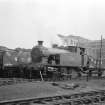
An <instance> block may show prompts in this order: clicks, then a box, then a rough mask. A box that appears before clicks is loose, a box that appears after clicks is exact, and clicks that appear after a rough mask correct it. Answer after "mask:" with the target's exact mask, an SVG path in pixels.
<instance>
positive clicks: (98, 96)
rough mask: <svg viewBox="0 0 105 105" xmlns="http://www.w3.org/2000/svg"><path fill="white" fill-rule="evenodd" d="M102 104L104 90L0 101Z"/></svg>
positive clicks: (14, 103)
mask: <svg viewBox="0 0 105 105" xmlns="http://www.w3.org/2000/svg"><path fill="white" fill-rule="evenodd" d="M103 103H104V104H105V90H95V91H89V92H81V93H75V94H66V95H56V96H52V97H41V98H35V97H34V98H24V99H15V100H6V101H0V105H100V104H101V105H102V104H103Z"/></svg>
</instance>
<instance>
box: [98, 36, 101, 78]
mask: <svg viewBox="0 0 105 105" xmlns="http://www.w3.org/2000/svg"><path fill="white" fill-rule="evenodd" d="M101 62H102V35H101V42H100V58H99V71H98V77H101V75H102V72H101Z"/></svg>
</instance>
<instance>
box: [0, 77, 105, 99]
mask: <svg viewBox="0 0 105 105" xmlns="http://www.w3.org/2000/svg"><path fill="white" fill-rule="evenodd" d="M56 83H58V84H60V85H63V84H72V83H74V84H79V87H77V88H75V89H63V88H61V87H59V86H53V85H52V82H44V81H41V82H40V81H39V82H38V81H37V82H35V81H34V82H23V83H18V84H12V85H4V86H1V87H0V101H2V100H11V99H20V98H31V97H45V96H53V95H62V94H72V93H75V92H81V91H90V90H97V89H105V79H100V80H98V79H96V80H89V81H88V82H87V81H86V79H83V80H79V79H78V80H69V81H63V82H56Z"/></svg>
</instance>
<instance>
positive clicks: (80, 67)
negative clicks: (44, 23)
mask: <svg viewBox="0 0 105 105" xmlns="http://www.w3.org/2000/svg"><path fill="white" fill-rule="evenodd" d="M7 52H8V51H0V76H1V77H21V78H41V79H43V78H50V77H51V78H56V77H57V78H58V77H59V78H62V77H69V78H72V77H74V78H75V77H80V76H81V75H82V74H90V75H91V74H92V71H95V72H97V74H98V75H102V70H104V69H102V68H101V69H100V68H99V67H97V64H96V63H95V62H93V60H92V59H93V58H92V56H89V55H88V54H87V53H86V49H85V48H82V47H77V46H67V47H58V46H56V45H55V46H53V48H46V47H44V46H43V41H38V45H37V46H35V47H33V48H32V50H31V52H28V54H29V56H28V58H27V59H29V60H28V61H27V59H26V58H25V59H26V60H23V62H22V61H21V60H19V59H21V58H22V57H19V56H17V55H19V54H17V52H16V51H13V52H14V53H13V54H11V56H10V55H9V56H8V54H7ZM23 55H24V54H23ZM8 57H9V59H8ZM6 59H8V61H9V62H11V63H10V65H9V64H8V65H6V64H5V62H6V61H7V60H6Z"/></svg>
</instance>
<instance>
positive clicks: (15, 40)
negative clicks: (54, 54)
mask: <svg viewBox="0 0 105 105" xmlns="http://www.w3.org/2000/svg"><path fill="white" fill-rule="evenodd" d="M57 34H62V35H66V36H67V35H70V34H74V35H76V36H82V37H84V38H88V39H91V40H95V39H100V36H101V35H103V37H104V38H105V0H0V45H1V46H7V47H9V48H16V47H24V48H32V47H33V46H34V45H35V44H36V41H37V40H44V41H45V45H46V46H49V45H50V44H52V43H59V38H58V37H57Z"/></svg>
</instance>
